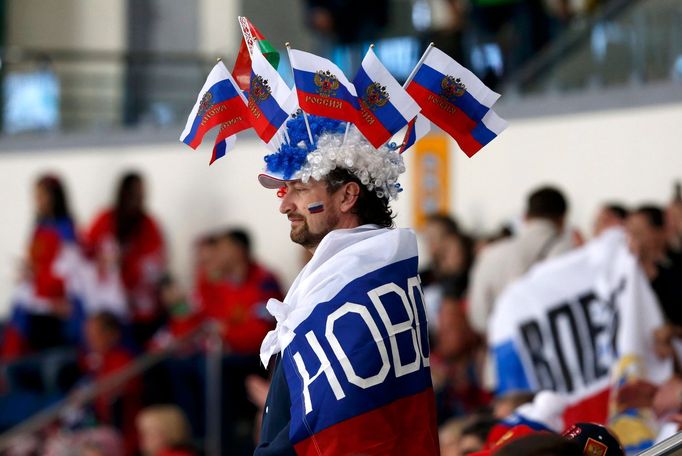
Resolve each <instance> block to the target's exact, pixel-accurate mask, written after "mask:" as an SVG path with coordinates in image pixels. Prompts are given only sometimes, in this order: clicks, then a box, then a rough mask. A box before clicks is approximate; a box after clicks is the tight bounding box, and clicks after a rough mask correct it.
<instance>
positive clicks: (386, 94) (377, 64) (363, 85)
mask: <svg viewBox="0 0 682 456" xmlns="http://www.w3.org/2000/svg"><path fill="white" fill-rule="evenodd" d="M353 85H354V86H355V89H356V90H357V91H358V94H359V95H358V101H359V104H360V112H359V116H358V120H357V122H355V126H357V127H358V129H359V130H360V131H361V132H362V134H363V135H364V136H365V138H367V140H368V141H369V142H370V143H371V144H372V145H373V146H374V147H376V148H377V149H378V148H379V147H381V145H382V144H384V143H385V142H386V141H388V140H389V139H390V138H391V136H393V135H394V134H395V133H397V132H398V131H399V130H400V129H401V128H403V127H404V126H405V125H407V123H408V121H409V120H410V119H413V118H414V117H415V116H416V115H417V113H419V111H420V109H421V108H420V107H419V105H418V104H417V102H416V101H414V100H413V99H412V97H411V96H410V95H409V94H408V93H407V92H406V91H405V89H403V88H402V86H401V85H400V84H399V83H398V81H396V80H395V78H394V77H393V76H392V75H391V73H389V71H388V70H387V69H386V67H384V65H383V64H382V63H381V61H380V60H379V58H378V57H377V56H376V54H375V53H374V51H373V50H372V48H371V47H370V49H369V50H368V51H367V54H366V55H365V58H364V59H363V60H362V64H361V66H360V69H359V70H358V72H357V74H356V75H355V79H353Z"/></svg>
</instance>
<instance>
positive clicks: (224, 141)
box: [209, 134, 237, 166]
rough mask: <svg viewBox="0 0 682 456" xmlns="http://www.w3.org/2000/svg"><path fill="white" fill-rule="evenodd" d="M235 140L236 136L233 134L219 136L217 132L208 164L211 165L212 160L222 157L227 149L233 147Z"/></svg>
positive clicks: (229, 149)
mask: <svg viewBox="0 0 682 456" xmlns="http://www.w3.org/2000/svg"><path fill="white" fill-rule="evenodd" d="M236 142H237V137H236V136H235V135H232V136H228V137H226V138H221V137H220V134H219V136H218V137H217V138H216V141H215V145H214V146H213V154H212V155H211V161H210V162H209V166H210V165H212V164H213V162H214V161H216V160H218V159H219V158H223V157H224V156H225V155H226V154H227V153H228V152H229V151H231V150H232V149H234V144H235V143H236Z"/></svg>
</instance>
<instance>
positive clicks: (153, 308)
mask: <svg viewBox="0 0 682 456" xmlns="http://www.w3.org/2000/svg"><path fill="white" fill-rule="evenodd" d="M107 243H111V244H112V245H116V246H117V247H118V251H119V255H120V260H119V261H120V268H121V280H122V281H123V286H124V287H125V289H126V292H127V293H128V298H129V301H130V302H131V305H132V308H131V309H130V310H131V314H132V317H133V320H135V321H149V320H153V319H154V318H156V317H157V316H158V314H159V311H160V308H159V303H158V299H157V297H156V281H157V280H158V279H159V277H160V275H161V274H162V273H163V271H164V268H165V249H164V241H163V236H162V234H161V230H160V229H159V227H158V224H157V223H156V222H155V221H154V219H152V218H151V217H150V216H149V215H147V214H144V215H143V219H142V222H141V224H140V227H139V228H138V230H137V232H136V233H135V234H134V235H133V236H131V237H130V239H129V240H128V241H127V242H126V243H125V245H119V244H118V241H117V240H116V220H115V218H114V211H113V210H111V209H110V210H107V211H104V212H103V213H101V214H100V215H99V216H97V217H96V218H95V221H94V222H93V224H92V226H91V227H90V229H89V230H88V232H87V234H86V245H87V247H88V251H90V252H93V253H94V252H101V251H103V249H105V248H106V244H107Z"/></svg>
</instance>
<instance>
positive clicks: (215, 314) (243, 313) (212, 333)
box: [0, 173, 283, 455]
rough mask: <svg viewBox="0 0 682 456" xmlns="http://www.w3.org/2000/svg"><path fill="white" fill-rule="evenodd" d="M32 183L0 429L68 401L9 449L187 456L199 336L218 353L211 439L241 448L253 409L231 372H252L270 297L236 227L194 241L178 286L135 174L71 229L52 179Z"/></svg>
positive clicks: (197, 391)
mask: <svg viewBox="0 0 682 456" xmlns="http://www.w3.org/2000/svg"><path fill="white" fill-rule="evenodd" d="M34 192H35V193H34V195H35V225H34V227H33V233H32V235H31V237H30V244H29V248H28V254H27V257H26V262H25V265H24V266H23V268H22V271H21V274H20V276H21V277H20V279H19V281H18V284H17V287H16V290H15V292H14V293H13V296H12V302H11V314H10V317H9V319H8V320H7V321H6V322H5V324H4V325H3V328H2V344H1V349H0V355H1V357H2V358H1V363H2V364H1V366H2V374H3V375H2V384H1V385H0V386H1V388H2V391H1V394H0V403H2V405H0V410H3V412H2V413H0V415H2V416H1V417H0V428H1V429H2V430H3V431H4V430H7V429H8V428H10V427H11V426H12V425H15V424H17V423H18V422H20V421H21V420H23V419H26V418H28V417H29V416H31V415H32V414H33V413H35V412H37V411H38V410H40V409H42V408H43V407H45V406H47V405H49V404H51V403H53V402H55V401H57V400H59V399H63V398H67V399H68V401H69V404H70V406H69V407H67V408H66V410H65V412H64V413H63V414H62V415H63V416H61V417H60V419H59V420H58V421H59V422H58V423H55V424H54V426H50V427H48V428H47V429H45V430H44V433H41V435H39V436H33V437H35V439H33V438H29V437H28V436H22V437H21V438H20V439H19V440H18V442H17V445H15V447H14V449H13V450H12V451H13V453H11V454H44V453H43V451H45V452H46V453H45V454H72V453H60V452H59V451H60V450H59V448H62V447H63V448H71V450H73V448H74V446H80V447H81V449H82V451H83V452H84V453H82V454H93V455H94V454H106V455H109V454H111V455H119V454H131V455H132V454H138V453H141V454H148V455H163V454H174V455H181V454H182V455H185V454H187V455H191V454H198V452H197V451H196V448H199V447H200V446H201V445H199V444H200V443H201V442H202V440H203V439H204V438H205V437H206V434H207V423H206V413H205V410H206V408H207V406H208V404H206V397H205V391H206V388H207V382H208V375H209V374H208V373H207V360H206V353H207V351H208V350H209V348H210V347H209V344H211V347H213V348H212V349H213V350H216V347H218V348H219V350H220V351H219V352H218V353H219V355H220V356H221V358H222V365H221V366H220V367H221V369H220V371H221V372H222V373H223V375H222V376H221V379H220V381H221V382H222V385H221V391H220V393H221V394H220V397H221V403H220V404H219V409H220V411H221V415H222V416H221V417H220V419H221V420H222V421H221V423H222V425H221V433H222V435H221V437H222V440H223V442H224V447H225V448H230V449H231V450H232V453H231V454H250V452H251V451H252V448H253V429H254V419H255V416H256V415H255V414H256V408H255V407H254V406H253V405H252V404H251V403H250V402H249V401H248V396H247V392H246V387H245V381H246V379H247V378H248V377H249V376H251V375H255V376H258V375H261V376H262V375H265V371H264V370H263V369H262V367H261V366H260V364H259V358H258V352H259V348H260V343H261V341H262V339H263V338H264V336H265V334H266V333H267V332H268V331H269V330H270V329H272V328H273V327H274V322H273V320H272V319H271V317H270V316H269V314H268V313H267V311H266V309H265V304H266V303H267V301H268V299H269V298H277V299H283V294H282V289H281V287H280V285H279V283H278V280H277V279H276V277H275V276H274V275H273V274H272V273H271V272H269V271H268V270H267V269H265V268H264V267H263V266H261V265H259V264H258V263H256V262H255V261H254V259H253V258H252V255H251V240H250V237H249V235H248V233H247V232H246V231H244V230H242V229H236V228H234V229H227V228H226V229H224V230H222V231H217V232H211V233H207V234H206V235H204V236H203V237H202V238H201V239H198V240H197V241H196V245H195V263H194V264H193V279H192V282H191V283H192V286H191V287H189V289H184V288H183V287H182V286H180V285H179V284H178V282H177V281H176V280H175V279H174V278H173V277H172V275H171V274H170V272H169V268H168V264H167V246H166V243H165V240H164V235H163V229H162V227H161V225H160V224H159V222H158V221H157V220H155V219H154V217H153V216H152V215H150V213H149V211H148V210H147V208H146V205H145V192H144V180H143V178H142V176H140V175H139V174H136V173H129V174H126V175H124V176H123V177H122V178H121V180H120V183H119V185H118V188H117V190H116V193H115V197H114V203H113V205H112V207H111V208H109V209H105V210H104V211H102V212H101V213H100V214H99V215H97V216H96V217H95V219H94V220H93V221H92V223H90V224H89V225H87V226H77V224H76V221H75V219H74V217H73V215H72V213H71V211H70V208H69V201H68V198H67V194H66V191H65V186H64V184H63V183H62V182H61V180H60V179H59V178H58V177H56V176H52V175H46V176H42V177H40V178H39V179H38V180H37V182H36V184H35V188H34ZM209 322H210V328H209ZM216 337H217V340H216ZM167 348H172V350H171V352H172V356H170V357H169V358H168V359H166V360H165V361H163V362H162V363H160V364H158V365H156V366H155V367H153V368H151V369H148V370H146V371H145V372H144V373H143V374H142V375H132V374H131V375H130V376H129V377H130V378H128V379H127V380H125V381H123V382H114V385H113V387H112V388H108V389H105V391H103V392H102V393H101V394H99V395H97V396H96V397H94V399H92V400H89V399H88V398H87V397H86V396H87V391H88V389H87V387H88V385H93V384H94V385H101V384H102V382H103V381H104V380H110V379H111V378H112V377H115V376H116V375H118V374H120V373H122V372H123V373H124V375H125V372H126V371H131V369H132V368H133V367H134V363H135V362H136V360H141V359H144V355H145V354H149V353H157V352H159V351H160V350H164V349H167ZM252 381H253V380H252ZM168 404H173V405H172V406H171V405H168ZM165 423H171V424H172V425H166V424H165ZM66 431H68V432H66ZM34 440H35V441H34ZM100 441H101V442H100ZM98 442H99V443H98ZM193 446H194V447H196V448H195V449H192V448H193ZM41 447H42V448H43V449H40V448H41ZM96 447H97V448H99V447H101V448H100V450H96ZM171 447H172V448H171ZM180 448H181V449H182V451H180ZM86 449H87V451H89V452H86ZM48 450H49V451H48ZM171 450H173V452H170V451H171ZM98 451H99V452H98ZM79 454H81V453H79Z"/></svg>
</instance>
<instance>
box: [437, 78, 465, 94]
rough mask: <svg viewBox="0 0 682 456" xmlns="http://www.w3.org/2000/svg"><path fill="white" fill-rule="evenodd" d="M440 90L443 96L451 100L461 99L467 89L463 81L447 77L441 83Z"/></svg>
mask: <svg viewBox="0 0 682 456" xmlns="http://www.w3.org/2000/svg"><path fill="white" fill-rule="evenodd" d="M440 88H441V95H443V97H445V98H447V99H449V100H451V99H453V98H458V97H461V96H462V95H464V93H465V92H466V89H467V88H466V86H465V85H464V83H463V82H462V80H461V79H460V78H455V77H454V76H445V77H444V78H443V80H442V81H441V82H440Z"/></svg>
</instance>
